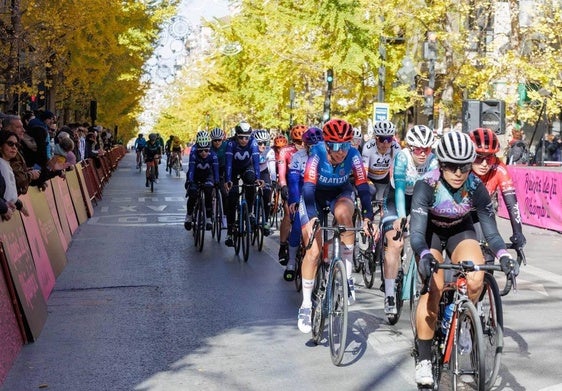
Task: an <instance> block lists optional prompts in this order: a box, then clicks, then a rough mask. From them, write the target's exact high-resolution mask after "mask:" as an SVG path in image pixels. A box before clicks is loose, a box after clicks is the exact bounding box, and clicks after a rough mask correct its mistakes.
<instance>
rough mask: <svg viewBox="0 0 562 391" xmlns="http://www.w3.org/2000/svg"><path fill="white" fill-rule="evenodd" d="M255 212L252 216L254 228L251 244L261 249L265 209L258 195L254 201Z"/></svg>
mask: <svg viewBox="0 0 562 391" xmlns="http://www.w3.org/2000/svg"><path fill="white" fill-rule="evenodd" d="M254 209H255V213H254V216H255V218H256V226H255V227H253V228H254V238H253V240H252V245H254V244H256V243H257V245H258V251H261V250H263V237H264V234H263V226H264V225H265V209H264V206H263V198H262V197H261V196H260V197H258V198H257V199H256V202H255V203H254Z"/></svg>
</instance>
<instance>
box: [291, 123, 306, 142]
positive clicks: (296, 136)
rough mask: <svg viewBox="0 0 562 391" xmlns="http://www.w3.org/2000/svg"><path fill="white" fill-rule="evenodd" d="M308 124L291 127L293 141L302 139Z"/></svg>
mask: <svg viewBox="0 0 562 391" xmlns="http://www.w3.org/2000/svg"><path fill="white" fill-rule="evenodd" d="M307 128H308V127H307V126H306V125H295V126H293V127H292V128H291V141H302V135H303V133H304V132H306V129H307Z"/></svg>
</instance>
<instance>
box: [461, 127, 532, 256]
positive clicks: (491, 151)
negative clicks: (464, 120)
mask: <svg viewBox="0 0 562 391" xmlns="http://www.w3.org/2000/svg"><path fill="white" fill-rule="evenodd" d="M470 138H471V139H472V142H474V145H475V146H476V159H474V163H472V171H473V172H474V173H475V174H476V176H478V178H480V180H481V181H482V182H484V184H485V185H486V189H488V193H489V194H490V196H491V197H493V196H495V194H497V191H498V189H499V190H500V192H501V194H502V196H503V200H504V202H505V205H506V207H507V212H508V213H509V220H510V221H511V229H512V230H513V236H511V238H509V240H511V242H512V243H513V244H515V245H516V246H517V247H519V248H522V247H523V246H525V243H526V239H525V236H523V229H522V227H521V215H520V213H519V205H518V204H517V197H516V195H515V187H514V186H513V181H512V180H511V177H510V176H509V172H508V171H507V167H506V165H505V164H504V163H503V162H502V161H501V160H500V159H498V158H497V157H496V153H497V152H498V151H499V150H500V143H499V141H498V138H497V136H496V134H495V133H494V132H493V131H492V130H491V129H486V128H478V129H475V130H473V131H472V132H470ZM473 220H474V221H475V222H476V221H478V220H477V219H475V216H474V215H473ZM475 228H476V229H477V232H478V229H479V227H478V226H476V227H475ZM479 238H482V235H481V234H480V233H479Z"/></svg>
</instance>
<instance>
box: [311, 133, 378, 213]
mask: <svg viewBox="0 0 562 391" xmlns="http://www.w3.org/2000/svg"><path fill="white" fill-rule="evenodd" d="M351 174H353V175H354V177H355V186H356V188H357V192H358V194H359V198H360V199H361V205H362V206H363V209H364V210H363V216H365V217H367V218H369V219H372V218H373V208H372V205H371V194H370V192H369V185H368V184H367V175H366V172H365V167H364V166H363V163H362V161H361V155H360V154H359V151H358V150H357V149H355V148H351V149H350V150H349V152H348V153H347V155H346V157H345V159H344V160H343V162H342V163H340V164H338V165H336V166H333V165H332V164H331V163H330V162H329V161H328V152H327V151H326V148H325V146H324V144H321V145H320V144H319V145H316V146H315V148H311V150H310V156H309V158H308V160H307V162H306V167H305V174H304V183H303V186H302V202H303V203H304V208H305V209H306V211H305V213H306V214H307V216H308V220H310V219H312V218H314V217H316V216H317V215H318V212H317V209H316V199H315V193H318V194H320V195H321V193H322V192H326V193H327V194H329V195H330V196H333V195H336V197H334V199H335V198H337V194H342V193H344V192H349V196H350V198H352V194H353V188H352V186H351V184H350V183H349V177H350V175H351ZM301 205H302V204H301ZM301 209H302V208H301ZM301 218H302V217H301Z"/></svg>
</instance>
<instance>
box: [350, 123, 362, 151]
mask: <svg viewBox="0 0 562 391" xmlns="http://www.w3.org/2000/svg"><path fill="white" fill-rule="evenodd" d="M351 146H352V147H353V148H355V149H357V150H358V151H359V152H360V153H361V152H362V151H363V135H362V134H361V129H359V128H353V139H351Z"/></svg>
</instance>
